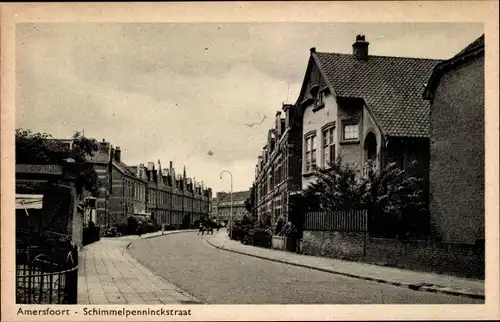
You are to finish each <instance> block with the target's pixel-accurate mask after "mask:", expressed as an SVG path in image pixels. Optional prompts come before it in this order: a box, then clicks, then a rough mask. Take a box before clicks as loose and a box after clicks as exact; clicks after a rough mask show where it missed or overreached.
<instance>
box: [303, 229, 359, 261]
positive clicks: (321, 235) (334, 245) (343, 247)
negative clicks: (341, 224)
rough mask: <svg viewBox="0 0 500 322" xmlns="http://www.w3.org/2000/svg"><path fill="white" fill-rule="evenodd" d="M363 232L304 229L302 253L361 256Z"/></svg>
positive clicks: (328, 255)
mask: <svg viewBox="0 0 500 322" xmlns="http://www.w3.org/2000/svg"><path fill="white" fill-rule="evenodd" d="M363 243H364V234H363V233H346V232H338V231H316V230H305V231H304V232H303V237H302V253H304V254H308V255H319V256H326V257H335V258H358V257H360V256H363Z"/></svg>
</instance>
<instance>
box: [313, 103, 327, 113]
mask: <svg viewBox="0 0 500 322" xmlns="http://www.w3.org/2000/svg"><path fill="white" fill-rule="evenodd" d="M324 107H325V103H321V104H319V105H317V106H315V107H314V108H313V109H312V111H313V113H316V112H317V111H319V110H321V109H323V108H324Z"/></svg>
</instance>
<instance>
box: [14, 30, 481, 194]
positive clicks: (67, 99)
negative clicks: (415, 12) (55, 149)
mask: <svg viewBox="0 0 500 322" xmlns="http://www.w3.org/2000/svg"><path fill="white" fill-rule="evenodd" d="M482 33H483V25H482V24H471V23H456V24H453V23H439V24H438V23H424V24H416V23H405V24H397V23H390V24H389V23H386V24H384V23H377V24H361V23H345V24H340V23H328V24H326V23H259V24H257V23H231V24H218V23H210V24H206V23H158V24H156V23H155V24H153V23H146V24H139V23H121V24H118V23H106V24H99V23H80V24H78V23H52V24H49V23H36V24H17V29H16V128H24V129H30V130H32V131H34V132H45V133H49V134H51V135H52V136H54V137H56V138H69V137H71V136H72V135H73V134H74V133H75V132H76V131H80V132H82V131H84V134H85V136H86V137H91V138H95V139H97V140H98V141H101V140H102V139H105V140H106V141H108V142H111V144H113V145H114V146H119V147H120V148H121V150H122V160H123V162H125V163H126V164H128V165H136V164H140V163H144V164H147V163H148V162H155V163H156V162H157V161H158V160H161V164H162V166H163V167H167V166H168V163H169V161H173V164H174V168H176V169H177V173H180V171H182V168H183V167H184V166H185V167H186V169H187V175H188V176H189V177H195V178H196V181H199V182H201V181H203V183H204V185H205V186H208V187H211V188H212V190H213V192H214V194H215V192H218V191H229V188H230V181H229V177H228V176H227V175H224V177H223V179H220V173H221V171H222V170H228V171H230V172H231V173H232V175H233V186H234V187H233V189H234V191H241V190H247V189H249V188H250V186H251V185H252V182H253V179H254V174H255V165H256V163H257V157H258V155H259V154H260V151H261V149H262V147H263V146H264V145H265V141H266V137H267V131H268V129H269V128H271V127H272V126H273V123H274V117H275V114H276V111H278V110H281V107H282V104H283V102H289V103H294V102H295V100H296V99H297V96H298V92H299V90H300V86H301V83H302V81H303V78H304V74H305V70H306V67H307V62H308V59H309V49H310V48H311V47H316V49H317V51H321V52H337V53H351V52H352V43H353V42H354V40H355V37H356V35H357V34H364V35H365V36H366V40H367V41H369V42H370V45H369V51H370V54H373V55H383V56H406V57H420V58H434V59H448V58H450V57H452V56H453V55H455V54H456V53H458V52H459V51H460V50H461V49H463V48H464V47H465V46H467V45H468V44H469V43H471V42H472V41H473V40H475V39H476V38H478V37H479V36H480V35H481V34H482ZM263 119H264V121H263V122H262V124H260V125H256V126H253V127H249V126H247V125H245V124H249V123H255V122H257V123H259V122H260V121H262V120H263Z"/></svg>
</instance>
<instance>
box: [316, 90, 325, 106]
mask: <svg viewBox="0 0 500 322" xmlns="http://www.w3.org/2000/svg"><path fill="white" fill-rule="evenodd" d="M315 98H316V99H315V102H314V103H315V104H314V105H315V106H316V107H321V106H322V105H323V104H324V98H325V93H324V92H322V91H320V92H318V93H317V94H316V97H315Z"/></svg>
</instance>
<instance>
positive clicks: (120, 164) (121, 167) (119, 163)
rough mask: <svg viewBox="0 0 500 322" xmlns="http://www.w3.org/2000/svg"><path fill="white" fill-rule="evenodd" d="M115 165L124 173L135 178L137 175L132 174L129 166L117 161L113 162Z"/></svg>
mask: <svg viewBox="0 0 500 322" xmlns="http://www.w3.org/2000/svg"><path fill="white" fill-rule="evenodd" d="M112 162H113V165H114V166H115V167H116V168H117V169H118V170H119V171H120V172H122V173H124V174H128V175H131V176H135V173H132V172H131V171H130V170H129V169H128V168H127V165H126V164H125V163H123V162H118V161H116V160H113V161H112Z"/></svg>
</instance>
